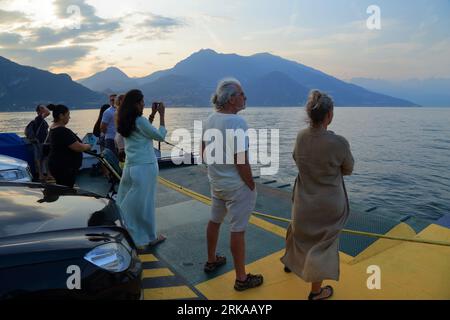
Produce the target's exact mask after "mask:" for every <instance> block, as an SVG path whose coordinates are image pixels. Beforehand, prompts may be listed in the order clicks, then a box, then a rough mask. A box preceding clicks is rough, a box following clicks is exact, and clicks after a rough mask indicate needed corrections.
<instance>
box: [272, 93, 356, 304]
mask: <svg viewBox="0 0 450 320" xmlns="http://www.w3.org/2000/svg"><path fill="white" fill-rule="evenodd" d="M333 108H334V105H333V101H332V100H331V98H330V97H329V96H328V95H326V94H324V93H321V92H320V91H317V90H313V91H311V93H310V95H309V98H308V102H307V105H306V112H307V114H308V117H309V123H310V126H309V128H307V129H304V130H302V131H300V133H299V134H298V136H297V141H296V144H295V149H294V154H293V156H294V160H295V163H296V164H297V167H298V170H299V174H298V176H297V179H296V182H295V186H294V191H293V207H292V222H291V224H290V225H289V228H288V232H287V236H286V253H285V255H284V256H283V257H282V258H281V261H282V262H283V264H284V265H285V271H286V272H291V271H292V272H294V273H295V274H296V275H298V276H299V277H300V278H302V279H303V280H305V281H307V282H311V293H310V295H309V297H308V299H309V300H322V299H327V298H329V297H331V296H332V295H333V288H332V287H331V286H326V287H322V281H323V280H327V279H329V280H335V281H338V280H339V240H338V238H339V233H340V232H341V230H342V229H343V228H344V225H345V223H346V221H347V218H348V215H349V204H348V198H347V192H346V190H345V185H344V179H343V176H344V175H350V174H351V173H352V171H353V165H354V160H353V156H352V153H351V151H350V145H349V143H348V142H347V140H346V139H345V138H344V137H341V136H339V135H336V134H334V132H332V131H328V130H327V128H328V126H329V125H330V123H331V121H332V120H333Z"/></svg>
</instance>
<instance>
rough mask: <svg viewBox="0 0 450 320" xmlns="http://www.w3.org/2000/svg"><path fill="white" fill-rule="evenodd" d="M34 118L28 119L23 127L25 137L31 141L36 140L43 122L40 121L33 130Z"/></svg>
mask: <svg viewBox="0 0 450 320" xmlns="http://www.w3.org/2000/svg"><path fill="white" fill-rule="evenodd" d="M35 121H36V120H32V121H30V123H29V124H27V126H26V127H25V137H26V138H27V139H28V140H30V141H31V142H36V140H37V138H36V135H37V133H38V132H39V131H40V130H41V127H42V125H43V124H44V122H42V123H41V124H40V126H39V128H38V129H37V130H35V123H36V122H35Z"/></svg>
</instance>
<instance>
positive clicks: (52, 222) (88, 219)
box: [0, 183, 123, 242]
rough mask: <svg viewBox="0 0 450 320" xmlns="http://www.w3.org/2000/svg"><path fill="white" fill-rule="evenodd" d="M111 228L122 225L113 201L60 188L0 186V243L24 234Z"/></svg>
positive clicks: (29, 185)
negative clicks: (5, 239)
mask: <svg viewBox="0 0 450 320" xmlns="http://www.w3.org/2000/svg"><path fill="white" fill-rule="evenodd" d="M113 225H115V226H122V225H123V223H122V221H121V215H120V210H119V208H118V207H117V205H116V204H115V203H114V201H113V200H110V199H107V198H102V197H100V196H98V195H94V194H91V193H87V192H83V191H80V190H75V189H71V188H64V187H59V186H43V185H40V184H14V183H0V242H1V241H2V238H7V237H14V236H20V235H26V234H34V233H42V232H50V231H61V230H69V229H80V228H87V227H95V226H113Z"/></svg>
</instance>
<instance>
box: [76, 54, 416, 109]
mask: <svg viewBox="0 0 450 320" xmlns="http://www.w3.org/2000/svg"><path fill="white" fill-rule="evenodd" d="M113 71H114V72H113ZM225 77H235V78H237V79H238V80H240V81H241V83H242V84H243V86H244V90H245V91H246V93H247V96H248V105H249V106H298V105H303V104H304V102H305V101H306V99H307V94H308V92H309V91H310V90H311V89H319V90H323V91H326V92H327V93H329V94H330V95H331V96H332V97H333V98H334V100H335V102H336V104H337V105H340V106H362V107H372V106H396V107H398V106H401V107H407V106H415V105H416V104H414V103H412V102H410V101H406V100H403V99H399V98H394V97H391V96H388V95H384V94H379V93H375V92H372V91H369V90H367V89H364V88H362V87H359V86H357V85H354V84H351V83H347V82H344V81H341V80H339V79H337V78H334V77H332V76H329V75H327V74H325V73H323V72H321V71H318V70H315V69H313V68H310V67H308V66H305V65H302V64H300V63H297V62H294V61H289V60H286V59H283V58H281V57H277V56H274V55H271V54H269V53H259V54H255V55H253V56H248V57H245V56H239V55H237V54H219V53H217V52H215V51H213V50H210V49H206V50H200V51H199V52H196V53H194V54H192V55H191V56H189V57H188V58H186V59H184V60H182V61H180V62H179V63H177V64H176V65H175V67H173V68H172V69H168V70H162V71H158V72H155V73H153V74H151V75H149V76H146V77H143V78H135V79H131V78H128V77H127V76H126V75H124V74H122V72H120V73H119V72H118V70H110V69H108V70H106V71H104V72H102V73H100V74H96V75H94V76H92V77H91V78H89V79H90V80H89V81H91V80H95V81H93V83H88V82H87V80H84V81H82V83H83V84H85V85H87V86H89V87H90V88H92V89H94V88H95V89H96V90H99V91H102V92H106V91H108V89H111V87H113V85H112V84H111V79H117V80H116V81H117V82H116V86H115V88H116V89H117V90H119V91H122V92H125V91H127V90H129V89H131V88H140V89H142V90H143V92H144V94H145V95H146V96H147V97H148V98H149V99H152V100H153V99H160V100H164V101H167V103H169V104H173V105H180V106H209V105H210V102H209V99H210V97H211V95H212V93H213V92H214V89H215V87H216V85H217V82H218V81H219V80H220V79H222V78H225ZM105 78H106V79H105ZM157 97H159V98H157Z"/></svg>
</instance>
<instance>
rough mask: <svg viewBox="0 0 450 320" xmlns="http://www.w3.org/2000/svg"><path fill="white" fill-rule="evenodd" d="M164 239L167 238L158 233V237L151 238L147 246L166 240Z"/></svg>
mask: <svg viewBox="0 0 450 320" xmlns="http://www.w3.org/2000/svg"><path fill="white" fill-rule="evenodd" d="M166 239H167V238H166V237H165V236H163V235H162V234H160V235H158V238H156V240H153V241H152V242H150V243H149V244H148V246H149V247H154V246H157V245H158V244H160V243H162V242H164V241H166Z"/></svg>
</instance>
